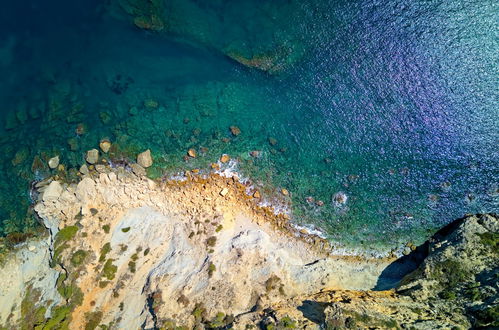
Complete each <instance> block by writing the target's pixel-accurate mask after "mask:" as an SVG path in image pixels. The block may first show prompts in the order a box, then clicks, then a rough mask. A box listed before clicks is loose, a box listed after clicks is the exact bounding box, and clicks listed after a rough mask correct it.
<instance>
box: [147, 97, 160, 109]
mask: <svg viewBox="0 0 499 330" xmlns="http://www.w3.org/2000/svg"><path fill="white" fill-rule="evenodd" d="M144 106H145V107H146V108H149V109H157V108H158V107H159V103H158V101H156V100H152V99H149V100H145V101H144Z"/></svg>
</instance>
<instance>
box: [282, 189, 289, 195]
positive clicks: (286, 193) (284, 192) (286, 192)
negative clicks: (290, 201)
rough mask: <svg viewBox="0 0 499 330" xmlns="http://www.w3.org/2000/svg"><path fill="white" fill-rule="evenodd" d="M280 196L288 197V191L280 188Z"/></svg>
mask: <svg viewBox="0 0 499 330" xmlns="http://www.w3.org/2000/svg"><path fill="white" fill-rule="evenodd" d="M281 194H283V195H284V196H288V195H289V191H288V190H287V189H284V188H282V189H281Z"/></svg>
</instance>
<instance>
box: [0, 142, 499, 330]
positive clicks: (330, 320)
mask: <svg viewBox="0 0 499 330" xmlns="http://www.w3.org/2000/svg"><path fill="white" fill-rule="evenodd" d="M224 160H226V159H225V158H224ZM138 161H140V163H141V164H142V165H150V164H151V163H152V162H153V159H152V158H151V156H150V153H149V152H148V151H147V150H146V151H145V152H143V153H141V154H140V156H139V157H138ZM216 169H217V165H216V164H214V166H213V170H212V171H207V170H206V171H200V170H192V171H187V172H185V173H183V176H181V177H178V178H175V179H173V178H159V179H156V180H152V179H150V178H148V177H147V176H146V171H145V169H144V168H143V167H142V166H141V165H139V164H136V163H126V164H121V165H113V166H110V165H109V163H107V162H105V163H102V159H99V157H97V160H96V164H95V165H89V166H87V165H85V166H82V168H81V169H80V173H79V174H78V176H79V179H78V180H77V181H66V180H63V179H61V178H56V177H52V178H49V179H46V180H44V181H42V182H39V183H38V184H36V185H35V186H34V187H35V189H36V194H37V196H38V201H37V203H36V205H35V207H34V210H35V212H36V213H37V214H38V216H39V217H40V219H41V221H42V222H43V224H44V226H45V227H46V228H47V233H46V234H45V235H42V236H38V237H34V238H30V239H28V240H27V241H25V242H23V243H20V244H18V245H16V247H15V249H14V250H13V251H11V252H10V253H9V254H8V255H7V256H5V258H4V260H3V262H2V266H1V267H2V274H7V276H2V278H1V279H0V281H1V283H0V299H1V301H2V302H3V303H2V304H1V307H0V324H1V326H2V328H7V329H11V328H20V329H32V328H35V329H62V328H69V329H83V328H85V329H95V328H97V327H100V328H104V329H113V328H131V329H133V328H145V329H191V328H198V329H203V328H204V329H217V328H218V329H221V328H235V329H249V328H263V329H284V328H307V329H319V328H328V329H342V328H352V329H357V328H373V329H388V328H393V329H398V328H415V329H435V328H471V327H487V326H490V327H493V326H498V324H497V319H498V317H497V313H498V310H497V306H498V305H497V303H498V300H499V298H498V297H499V296H498V294H497V287H498V283H497V282H498V265H499V262H498V261H499V259H498V254H497V251H498V249H497V244H498V235H499V234H498V232H499V217H498V216H497V215H494V214H484V215H469V216H466V217H465V218H462V219H459V220H456V221H454V222H453V223H452V224H450V225H448V226H447V227H445V228H443V229H442V230H440V231H439V232H438V233H437V234H435V235H434V236H433V237H432V238H431V239H430V240H429V241H427V242H426V243H425V244H423V245H421V246H419V247H413V248H412V249H411V250H412V252H411V253H410V254H408V255H406V256H403V257H401V258H399V259H397V258H375V257H369V256H353V255H351V256H345V255H338V254H337V253H336V252H335V249H334V248H333V247H332V246H331V245H330V244H329V242H327V241H326V240H324V239H322V238H320V237H319V236H316V235H313V234H311V233H309V232H307V231H306V230H298V229H296V228H295V227H294V226H293V225H292V224H291V223H290V221H289V217H288V216H286V215H283V214H276V213H275V212H273V210H272V209H271V208H269V207H262V206H259V204H258V201H259V198H260V196H259V195H257V194H255V192H251V193H248V187H247V186H245V185H244V184H243V183H241V182H240V180H239V179H238V178H237V177H235V176H232V177H227V176H224V175H222V174H220V173H216V171H215V170H216ZM9 274H10V275H9ZM16 274H23V276H16Z"/></svg>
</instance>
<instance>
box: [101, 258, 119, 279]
mask: <svg viewBox="0 0 499 330" xmlns="http://www.w3.org/2000/svg"><path fill="white" fill-rule="evenodd" d="M113 261H114V260H113V259H108V260H107V261H106V263H105V264H104V267H103V268H102V276H104V277H105V278H107V279H108V280H113V279H114V277H115V275H116V272H117V271H118V267H117V266H115V265H113Z"/></svg>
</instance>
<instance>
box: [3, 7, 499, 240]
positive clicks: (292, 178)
mask: <svg viewBox="0 0 499 330" xmlns="http://www.w3.org/2000/svg"><path fill="white" fill-rule="evenodd" d="M131 3H135V4H136V3H140V2H138V1H132V0H129V1H126V0H122V1H114V0H111V1H109V3H105V4H103V3H101V2H99V1H86V2H79V3H78V4H72V3H68V2H63V1H53V2H51V4H41V3H40V2H38V1H24V2H18V3H16V4H15V5H14V4H10V5H9V6H7V8H6V10H5V11H2V12H1V13H0V73H1V74H0V83H1V86H2V87H1V89H0V104H1V105H2V114H3V118H2V125H0V126H2V128H1V131H0V151H1V154H2V155H3V159H4V160H3V162H2V163H1V168H0V171H1V174H0V188H1V191H2V192H3V193H2V196H1V197H0V217H1V218H0V219H4V220H0V221H2V225H3V228H2V230H3V231H4V233H8V232H11V231H15V230H26V229H27V228H28V227H30V226H32V225H33V220H31V219H32V218H31V216H30V213H29V212H28V214H27V215H26V209H27V208H28V206H29V205H30V203H31V200H30V197H29V182H30V181H32V180H34V179H40V178H42V177H44V176H47V175H49V174H50V173H49V172H48V171H47V170H46V169H42V170H40V169H32V162H33V158H34V157H35V156H36V155H38V156H40V157H41V158H44V157H45V158H48V157H51V156H53V155H55V154H60V155H61V159H62V163H63V164H65V166H66V168H67V169H69V168H72V167H76V168H78V167H79V166H80V165H81V164H82V163H83V154H84V151H85V150H88V149H90V148H94V147H96V146H97V144H98V142H99V140H100V139H101V138H103V137H108V138H110V139H111V140H112V141H113V142H116V143H119V144H122V145H126V146H133V147H134V148H136V150H142V149H144V148H151V150H152V151H153V153H154V155H155V159H158V160H159V159H161V161H158V162H157V163H158V164H157V167H158V168H157V170H158V171H159V170H161V169H160V168H162V169H165V171H166V172H167V173H169V171H170V172H171V171H175V170H178V169H181V168H192V167H195V166H202V165H203V164H204V165H206V164H207V163H208V162H211V161H213V160H215V159H216V157H217V156H218V155H220V154H221V153H222V152H226V153H229V154H230V155H232V156H233V157H238V158H239V160H240V170H241V171H242V172H243V173H244V174H245V175H247V176H249V177H251V178H253V179H254V180H255V181H256V182H257V183H259V184H261V186H263V187H265V186H266V185H268V186H266V190H265V192H266V196H267V197H268V198H269V199H272V196H273V194H274V192H273V191H272V188H270V187H272V186H273V187H276V189H278V188H280V187H285V188H286V189H288V190H289V191H290V192H291V193H292V194H291V196H292V201H293V214H294V221H295V222H297V223H300V224H314V225H316V226H317V227H318V228H320V229H322V230H323V231H324V232H325V233H326V234H327V236H328V237H329V238H331V239H333V240H335V241H340V242H342V243H346V244H354V245H357V246H358V245H359V244H361V243H362V244H363V245H364V246H368V247H370V246H374V245H383V244H385V245H389V246H394V245H396V244H399V243H401V242H405V241H407V240H413V241H416V242H419V241H421V240H423V239H425V238H426V237H427V236H428V235H429V234H431V233H432V232H433V231H434V230H435V229H436V228H438V227H440V226H442V225H444V224H446V223H448V222H449V221H451V220H452V219H454V218H457V217H460V216H462V215H464V214H465V213H472V212H498V211H499V191H498V190H499V182H498V178H499V167H498V161H499V154H498V148H497V146H498V142H499V107H498V94H499V93H498V89H497V86H498V73H499V56H498V54H499V52H498V50H499V47H498V46H499V45H498V43H499V41H498V40H499V38H498V37H499V36H498V33H497V22H498V18H499V14H498V13H499V11H498V8H497V7H498V5H497V3H496V2H494V1H488V0H486V1H422V0H418V1H402V0H390V1H383V2H381V1H329V2H328V1H310V0H309V1H291V0H290V1H284V0H282V1H250V0H246V1H236V2H228V1H209V2H208V1H205V2H203V1H194V0H191V1H186V0H183V1H168V2H165V5H164V6H163V7H162V8H159V9H158V11H160V13H161V17H162V20H163V22H164V23H165V24H164V25H165V27H164V28H163V29H162V30H161V31H160V32H154V31H147V30H144V29H139V28H137V27H136V26H134V24H133V18H134V15H135V16H137V14H136V13H135V14H134V13H131V12H130V10H129V12H128V13H126V12H125V11H126V10H124V9H126V8H129V7H127V6H128V5H130V4H131ZM134 8H135V7H134ZM234 54H236V55H237V56H240V57H242V58H246V59H251V58H252V57H253V58H258V56H260V58H264V57H265V56H266V58H270V59H271V60H270V61H271V62H272V63H274V64H276V63H277V64H276V66H275V68H277V69H276V70H273V69H272V70H270V71H271V72H269V71H264V70H259V69H258V68H254V67H248V66H244V65H242V64H241V63H238V62H237V61H235V60H233V59H231V57H235V56H234ZM148 99H153V100H155V101H157V102H158V103H159V104H160V107H159V108H158V109H152V110H151V109H147V107H145V106H144V101H145V100H148ZM187 119H188V120H187ZM81 123H83V124H85V125H86V133H85V134H83V135H77V134H76V133H75V128H76V126H77V125H78V124H81ZM5 125H6V126H5ZM231 125H237V126H238V127H240V128H241V131H242V134H241V135H240V136H238V137H236V138H234V137H231V135H230V132H229V130H228V127H229V126H231ZM4 126H5V127H6V128H8V129H4V128H3V127H4ZM223 138H229V142H224V141H223ZM269 138H274V139H276V141H277V144H276V145H272V144H270V143H269ZM191 147H194V148H200V147H207V148H209V151H208V152H207V155H206V156H205V157H204V158H203V159H198V160H196V161H193V162H188V163H185V162H184V161H183V160H182V157H183V155H185V152H186V150H187V149H188V148H191ZM252 150H260V151H262V156H261V158H258V159H252V158H251V157H250V156H248V152H249V151H252ZM16 153H17V154H16ZM13 159H14V160H15V161H14V163H13V162H12V160H13ZM203 162H204V163H203ZM338 192H342V193H344V194H345V195H346V196H347V197H348V199H347V202H346V203H345V204H344V205H335V203H334V202H332V196H334V195H335V194H337V193H338ZM276 195H278V193H276ZM307 197H313V198H314V200H315V201H318V200H320V201H323V202H324V205H323V206H317V205H315V203H310V202H307ZM309 201H310V199H309Z"/></svg>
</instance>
